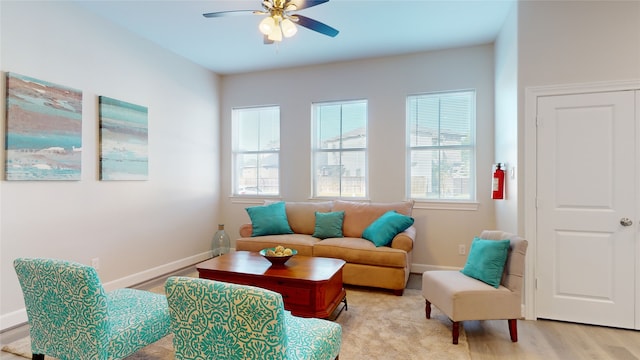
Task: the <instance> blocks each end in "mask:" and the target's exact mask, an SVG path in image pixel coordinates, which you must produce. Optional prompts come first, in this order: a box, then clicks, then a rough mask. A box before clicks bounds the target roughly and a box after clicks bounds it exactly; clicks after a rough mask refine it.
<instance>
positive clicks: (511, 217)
mask: <svg viewBox="0 0 640 360" xmlns="http://www.w3.org/2000/svg"><path fill="white" fill-rule="evenodd" d="M495 77H496V78H495V99H496V117H495V154H494V163H498V162H501V163H505V164H506V174H505V199H504V200H496V201H495V208H496V229H500V230H502V231H508V232H511V233H514V234H522V231H521V230H522V229H521V228H520V227H519V222H518V205H519V203H520V201H519V194H520V193H519V192H518V184H519V183H520V182H519V179H520V178H521V176H522V174H523V171H522V169H521V166H519V164H520V162H519V153H518V4H517V2H516V3H514V5H513V7H512V8H511V11H510V12H509V15H508V16H507V19H506V21H505V23H504V25H503V26H502V29H501V30H500V34H498V38H497V39H496V42H495Z"/></svg>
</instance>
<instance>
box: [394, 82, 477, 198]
mask: <svg viewBox="0 0 640 360" xmlns="http://www.w3.org/2000/svg"><path fill="white" fill-rule="evenodd" d="M475 97H476V96H475V91H473V90H468V91H453V92H441V93H431V94H421V95H412V96H409V97H407V137H408V149H407V150H408V151H407V161H408V164H407V172H408V184H407V189H408V191H407V192H408V197H410V198H412V199H415V200H445V201H475V199H476V194H475V189H476V185H475V181H476V179H475V119H476V107H475Z"/></svg>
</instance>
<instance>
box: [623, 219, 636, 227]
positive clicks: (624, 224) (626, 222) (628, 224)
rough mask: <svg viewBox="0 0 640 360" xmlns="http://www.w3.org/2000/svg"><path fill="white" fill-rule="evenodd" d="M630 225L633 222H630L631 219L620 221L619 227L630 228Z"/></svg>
mask: <svg viewBox="0 0 640 360" xmlns="http://www.w3.org/2000/svg"><path fill="white" fill-rule="evenodd" d="M632 224H633V221H631V219H629V218H622V219H620V225H622V226H631V225H632Z"/></svg>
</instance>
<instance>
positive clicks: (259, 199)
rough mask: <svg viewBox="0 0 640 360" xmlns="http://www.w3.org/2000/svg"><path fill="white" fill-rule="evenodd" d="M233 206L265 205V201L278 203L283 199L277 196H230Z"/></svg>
mask: <svg viewBox="0 0 640 360" xmlns="http://www.w3.org/2000/svg"><path fill="white" fill-rule="evenodd" d="M229 199H231V203H232V204H260V205H262V204H264V202H265V200H273V201H278V200H282V198H280V197H277V196H273V197H272V196H238V195H231V196H229Z"/></svg>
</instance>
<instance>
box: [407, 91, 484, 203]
mask: <svg viewBox="0 0 640 360" xmlns="http://www.w3.org/2000/svg"><path fill="white" fill-rule="evenodd" d="M456 94H468V95H470V96H471V103H470V107H471V111H470V119H469V144H468V145H441V144H438V145H420V146H412V144H411V140H412V139H411V136H412V133H411V130H412V127H411V125H412V122H413V119H412V118H411V117H410V116H411V109H410V106H411V101H412V100H413V99H415V98H418V97H435V96H437V97H441V96H446V95H456ZM477 114H478V109H477V91H476V89H457V90H447V91H432V92H425V93H418V94H410V95H407V97H406V116H405V126H406V147H407V150H406V159H405V160H406V184H405V186H406V187H405V188H406V197H407V198H408V199H412V200H414V201H415V202H416V204H417V206H416V207H417V208H424V209H450V210H477V208H478V203H477V198H478V191H477V182H478V178H477V152H478V149H477V131H476V127H477ZM441 122H442V119H441V116H440V115H439V116H438V128H439V129H440V128H441V127H440V124H441ZM465 149H466V150H469V185H468V186H469V193H468V194H469V198H468V199H456V198H451V197H443V194H442V189H439V196H438V198H427V197H414V196H413V195H412V180H413V179H412V175H413V168H412V155H413V152H414V151H416V150H439V151H441V150H445V151H446V150H465ZM438 164H439V165H438V166H440V164H441V160H439V162H438ZM438 174H440V173H438ZM418 204H421V205H418Z"/></svg>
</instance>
